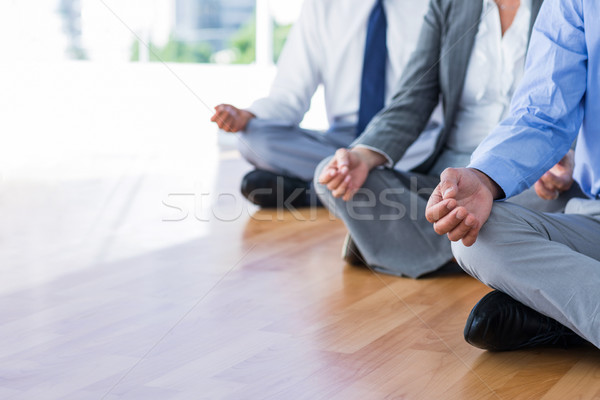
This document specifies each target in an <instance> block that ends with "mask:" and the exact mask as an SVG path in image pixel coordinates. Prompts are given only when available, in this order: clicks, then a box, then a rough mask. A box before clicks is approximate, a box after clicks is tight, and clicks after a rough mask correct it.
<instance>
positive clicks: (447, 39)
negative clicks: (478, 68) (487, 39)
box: [352, 0, 542, 173]
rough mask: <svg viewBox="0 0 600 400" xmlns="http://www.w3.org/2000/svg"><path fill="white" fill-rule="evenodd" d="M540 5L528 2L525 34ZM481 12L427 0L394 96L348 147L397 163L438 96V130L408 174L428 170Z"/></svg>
mask: <svg viewBox="0 0 600 400" xmlns="http://www.w3.org/2000/svg"><path fill="white" fill-rule="evenodd" d="M541 4H542V0H532V7H531V22H530V29H529V34H531V28H532V26H533V23H534V22H535V19H536V17H537V14H538V11H539V9H540V6H541ZM482 9H483V1H482V0H431V2H430V4H429V10H428V11H427V14H426V15H425V22H424V23H423V27H422V28H421V33H420V36H419V42H418V44H417V48H416V50H415V51H414V53H413V54H412V56H411V58H410V61H409V62H408V64H407V66H406V69H405V71H404V73H403V74H402V77H401V79H400V82H399V89H398V91H397V93H396V95H395V96H394V97H393V99H392V100H391V102H390V104H389V105H388V106H387V107H386V108H385V109H383V110H381V111H380V112H379V113H378V114H377V115H376V116H375V117H374V118H373V120H372V121H371V122H370V123H369V125H368V126H367V128H366V129H365V131H364V133H363V134H362V135H361V136H360V137H359V138H358V139H356V140H355V141H354V143H353V144H352V146H355V145H357V144H363V145H367V146H370V147H373V148H376V149H379V150H381V151H383V152H385V153H386V154H387V155H389V156H390V157H391V159H392V161H393V162H394V163H396V162H398V160H400V158H402V156H403V155H404V153H405V152H406V150H407V149H408V147H409V146H410V145H411V144H412V143H413V142H415V141H416V140H417V138H418V137H419V135H420V134H421V132H422V131H423V129H424V128H425V126H426V124H427V122H428V121H429V118H430V117H431V114H432V112H433V110H434V109H435V107H436V106H437V104H438V102H439V97H440V94H441V96H442V105H443V107H444V128H443V129H442V132H441V133H440V135H439V137H438V139H437V142H436V145H435V149H434V151H433V153H432V155H431V156H430V157H429V158H428V159H427V160H425V161H424V162H423V163H422V164H421V165H419V166H417V167H416V168H415V169H414V171H417V172H422V173H427V172H428V171H429V170H430V169H431V167H432V166H433V164H434V163H435V161H436V159H437V158H438V156H439V155H440V153H441V151H442V149H443V148H444V144H445V143H446V141H447V139H448V135H449V134H450V131H451V129H452V126H453V125H454V120H455V118H456V114H457V112H458V106H459V102H460V98H461V96H462V91H463V86H464V82H465V75H466V73H467V67H468V65H469V58H470V56H471V52H472V50H473V44H474V42H475V36H476V35H477V30H478V28H479V22H480V19H481V12H482Z"/></svg>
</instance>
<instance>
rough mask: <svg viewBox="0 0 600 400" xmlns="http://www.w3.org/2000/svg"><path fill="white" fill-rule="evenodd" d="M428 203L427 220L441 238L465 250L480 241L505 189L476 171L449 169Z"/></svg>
mask: <svg viewBox="0 0 600 400" xmlns="http://www.w3.org/2000/svg"><path fill="white" fill-rule="evenodd" d="M440 179H441V181H440V184H439V185H437V187H436V188H435V190H434V191H433V194H432V195H431V197H430V198H429V201H428V202H427V208H426V210H425V217H426V218H427V221H429V222H431V223H432V224H433V229H434V230H435V231H436V233H438V234H440V235H444V234H447V235H448V239H450V240H452V241H453V242H456V241H459V240H461V239H462V241H463V244H464V245H465V246H471V245H473V243H475V241H476V240H477V235H478V234H479V230H480V229H481V227H482V226H483V224H484V223H485V221H487V219H488V218H489V216H490V212H491V211H492V203H493V201H494V199H495V198H499V197H500V196H501V195H502V189H500V187H499V186H498V185H497V184H496V183H495V182H494V181H493V180H491V179H490V178H489V177H488V176H487V175H485V174H484V173H482V172H480V171H478V170H476V169H473V168H447V169H446V170H445V171H444V172H442V175H441V178H440Z"/></svg>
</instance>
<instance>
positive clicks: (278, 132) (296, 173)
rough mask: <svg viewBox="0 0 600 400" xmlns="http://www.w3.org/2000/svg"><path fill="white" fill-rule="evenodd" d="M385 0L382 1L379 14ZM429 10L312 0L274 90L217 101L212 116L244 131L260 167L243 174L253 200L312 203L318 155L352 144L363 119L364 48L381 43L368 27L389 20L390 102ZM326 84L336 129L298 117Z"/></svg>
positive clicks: (415, 154)
mask: <svg viewBox="0 0 600 400" xmlns="http://www.w3.org/2000/svg"><path fill="white" fill-rule="evenodd" d="M378 7H382V9H381V8H379V14H378V15H375V14H376V9H377V8H378ZM426 10H427V1H426V0H367V1H365V0H328V1H323V0H306V1H305V3H304V5H303V9H302V12H301V15H300V18H299V19H298V21H297V22H296V23H295V25H294V26H293V28H292V29H291V31H290V34H289V36H288V38H287V41H286V44H285V46H284V49H283V51H282V54H281V56H280V58H279V62H278V65H277V75H276V77H275V80H274V82H273V84H272V87H271V90H270V94H269V95H268V97H265V98H262V99H259V100H257V101H255V102H254V103H253V104H252V105H251V106H250V107H248V108H246V109H239V108H236V107H234V106H233V105H229V104H221V105H218V106H217V107H216V108H215V111H216V112H215V114H214V115H213V117H212V121H214V122H216V123H217V124H218V126H219V128H221V129H224V130H226V131H229V132H240V133H239V135H238V138H239V140H238V143H239V146H238V147H239V150H240V152H241V154H242V155H243V157H244V158H245V159H246V160H247V161H249V162H250V163H251V164H253V165H254V166H255V167H256V170H254V171H252V172H250V173H249V174H247V175H246V176H245V177H244V179H243V181H242V193H243V194H244V195H245V196H246V197H247V198H248V199H249V200H250V201H252V202H254V203H256V204H258V205H260V206H263V207H275V206H280V207H281V206H283V205H284V202H285V201H286V200H288V204H289V205H292V206H295V207H298V206H306V205H308V204H309V203H310V198H311V196H310V192H311V191H310V190H309V188H310V185H311V181H312V177H313V175H314V171H315V168H316V166H317V165H318V163H319V162H320V161H321V160H322V159H323V158H324V157H326V156H329V155H331V154H333V153H334V152H335V150H336V149H337V148H339V147H345V146H348V145H349V144H350V143H351V142H352V141H353V140H354V139H355V138H356V137H357V136H358V134H359V133H360V132H358V130H362V129H361V128H359V127H358V126H357V125H358V124H359V123H360V122H361V121H359V119H360V118H359V112H360V109H361V107H363V106H361V91H362V90H363V89H362V87H361V84H362V83H364V82H366V78H364V77H363V74H364V73H365V71H366V69H367V68H369V67H366V66H365V65H366V64H364V63H365V52H366V51H368V50H369V49H370V48H372V47H375V46H373V45H372V44H369V45H367V41H368V40H369V38H368V37H367V34H368V31H369V27H373V26H374V24H376V23H378V21H379V22H380V23H383V24H384V25H383V28H382V29H384V30H385V32H384V34H385V36H384V37H383V46H384V47H386V48H387V54H384V55H383V56H384V57H385V58H383V61H384V63H385V65H383V68H384V73H383V74H382V76H381V77H378V78H380V79H381V80H382V83H383V85H384V86H385V87H384V89H385V93H384V94H383V98H382V99H381V100H382V101H384V102H385V103H388V102H389V101H390V99H391V97H392V95H393V94H394V92H395V91H394V87H395V84H396V83H397V81H398V79H399V78H400V75H401V73H402V71H403V69H404V66H405V64H406V62H407V61H408V59H409V56H410V54H411V52H412V51H413V50H414V48H415V45H416V41H417V37H418V33H419V29H420V26H421V24H422V21H423V16H424V14H425V12H426ZM374 17H375V18H376V19H377V18H378V21H377V20H374V19H373V18H374ZM379 26H380V28H381V25H379ZM375 36H376V35H372V37H373V38H374V40H376V37H375ZM386 45H387V46H386ZM367 58H368V57H367ZM320 84H322V85H323V87H324V92H325V107H326V111H327V118H328V122H329V129H328V130H327V131H325V132H318V131H313V130H307V129H302V128H300V126H299V124H300V122H301V121H302V119H303V117H304V114H305V113H306V112H307V111H308V109H309V107H310V101H311V98H312V96H313V94H314V93H315V91H316V89H317V87H318V86H319V85H320ZM362 95H363V96H365V93H364V92H363V93H362ZM365 103H368V102H367V101H365ZM363 105H364V104H363ZM381 106H383V104H381ZM363 109H364V107H363ZM376 111H378V110H375V112H376ZM365 122H367V121H363V124H364V125H366V123H365ZM439 125H440V124H439V121H438V123H436V122H431V123H430V125H429V128H430V129H429V130H428V134H427V135H424V139H423V140H422V141H421V142H420V143H418V144H416V145H415V146H413V147H412V149H411V151H409V154H408V155H407V156H406V157H404V159H403V161H402V163H403V164H402V165H404V166H405V167H406V168H408V167H410V166H412V165H415V164H417V162H418V161H419V160H420V159H422V158H424V157H425V156H426V155H427V153H428V151H429V150H430V149H431V148H432V146H433V140H434V137H435V135H436V133H438V132H439V130H440V129H439ZM363 128H364V126H363ZM278 182H279V184H280V185H279V189H278V188H277V183H278ZM297 189H300V190H297ZM278 193H279V194H283V195H282V196H281V195H280V196H278V195H277V194H278ZM312 198H313V199H316V197H315V196H314V195H313V196H312Z"/></svg>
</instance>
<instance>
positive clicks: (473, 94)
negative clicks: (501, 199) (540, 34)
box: [446, 0, 531, 154]
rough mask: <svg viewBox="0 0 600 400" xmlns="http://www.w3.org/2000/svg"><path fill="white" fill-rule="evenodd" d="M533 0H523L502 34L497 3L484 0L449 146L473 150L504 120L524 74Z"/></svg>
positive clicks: (459, 149) (491, 0)
mask: <svg viewBox="0 0 600 400" xmlns="http://www.w3.org/2000/svg"><path fill="white" fill-rule="evenodd" d="M530 18H531V0H521V6H520V7H519V9H518V11H517V14H516V15H515V19H514V20H513V23H512V24H511V26H510V27H509V29H508V30H507V31H506V32H505V33H504V36H502V27H501V25H500V14H499V10H498V6H497V5H496V3H495V2H494V1H493V0H483V12H482V15H481V22H480V24H479V30H478V32H477V36H476V38H475V44H474V46H473V52H472V53H471V58H470V61H469V67H468V69H467V74H466V77H465V86H464V89H463V93H462V98H461V101H460V108H459V111H458V114H457V116H456V121H455V123H454V126H453V128H452V130H451V132H450V135H449V137H448V141H447V143H446V146H447V147H448V148H450V149H451V150H454V151H456V152H459V153H469V154H470V153H472V152H473V151H474V150H475V148H477V146H478V145H479V143H481V141H482V140H483V139H484V138H485V137H486V136H487V135H488V134H489V133H490V132H491V131H492V130H493V129H494V128H495V127H496V125H498V123H499V122H500V121H501V120H502V119H504V118H505V117H506V116H507V114H508V111H509V106H510V101H511V98H512V96H513V93H514V91H515V88H516V87H517V85H518V84H519V81H520V80H521V77H522V76H523V69H524V65H525V54H526V52H527V41H528V33H529V22H530Z"/></svg>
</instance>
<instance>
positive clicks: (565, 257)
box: [452, 198, 600, 347]
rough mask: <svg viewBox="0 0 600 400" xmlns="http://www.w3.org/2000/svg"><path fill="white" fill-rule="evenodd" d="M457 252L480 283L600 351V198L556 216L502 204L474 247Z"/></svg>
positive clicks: (583, 201)
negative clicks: (579, 337) (533, 310)
mask: <svg viewBox="0 0 600 400" xmlns="http://www.w3.org/2000/svg"><path fill="white" fill-rule="evenodd" d="M452 249H453V251H454V254H455V255H456V258H457V261H458V262H459V264H460V265H461V267H463V269H464V270H465V271H467V272H468V273H469V274H471V275H472V276H474V277H475V278H477V279H479V280H480V281H481V282H483V283H485V284H486V285H488V286H490V287H492V288H495V289H498V290H500V291H502V292H504V293H506V294H508V295H510V296H511V297H513V298H514V299H516V300H518V301H520V302H521V303H523V304H526V305H527V306H529V307H531V308H533V309H535V310H537V311H539V312H541V313H542V314H544V315H547V316H549V317H551V318H554V319H555V320H557V321H559V322H560V323H562V324H563V325H565V326H567V327H569V328H571V329H572V330H573V331H575V332H576V333H578V334H579V335H580V336H582V337H584V338H585V339H587V340H588V341H590V342H591V343H593V344H594V345H596V346H597V347H600V296H598V293H599V291H600V200H588V199H580V198H574V199H572V200H570V201H569V202H568V203H567V206H566V208H565V211H564V213H555V214H550V213H542V212H538V211H533V210H531V209H528V208H525V207H521V206H519V205H515V204H510V203H508V202H497V203H495V204H494V207H493V209H492V213H491V215H490V218H489V220H488V221H487V222H486V224H485V225H484V226H483V227H482V229H481V231H480V233H479V237H478V238H477V241H476V242H475V244H474V245H473V246H471V247H465V246H463V245H462V243H461V242H457V243H453V244H452Z"/></svg>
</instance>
